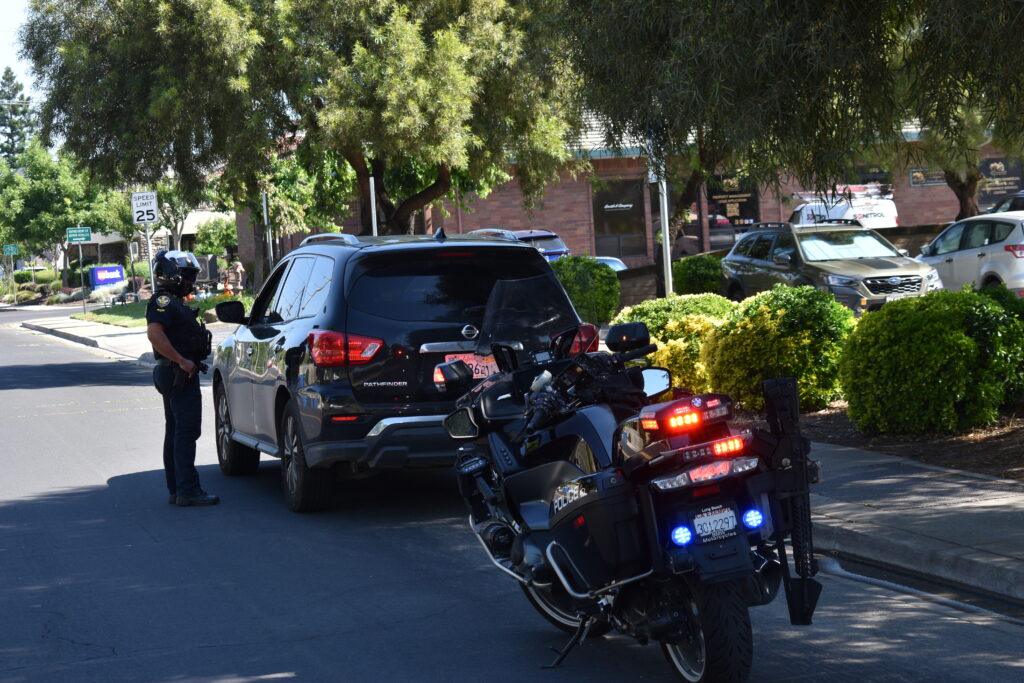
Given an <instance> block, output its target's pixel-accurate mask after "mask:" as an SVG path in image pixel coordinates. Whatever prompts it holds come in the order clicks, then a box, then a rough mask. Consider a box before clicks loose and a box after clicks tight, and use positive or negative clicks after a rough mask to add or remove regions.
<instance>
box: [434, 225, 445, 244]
mask: <svg viewBox="0 0 1024 683" xmlns="http://www.w3.org/2000/svg"><path fill="white" fill-rule="evenodd" d="M434 239H435V240H437V241H438V242H444V241H445V240H446V239H448V235H446V234H444V228H438V229H437V232H435V233H434Z"/></svg>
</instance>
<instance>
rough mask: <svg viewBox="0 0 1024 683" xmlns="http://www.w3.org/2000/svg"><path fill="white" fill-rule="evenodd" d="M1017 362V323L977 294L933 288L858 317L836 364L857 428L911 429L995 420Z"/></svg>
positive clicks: (1020, 342) (1015, 387) (1012, 396)
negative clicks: (860, 318) (858, 321)
mask: <svg viewBox="0 0 1024 683" xmlns="http://www.w3.org/2000/svg"><path fill="white" fill-rule="evenodd" d="M1022 363H1024V323H1021V321H1020V320H1018V319H1017V318H1015V317H1014V316H1013V315H1012V314H1010V313H1008V312H1007V311H1006V310H1005V309H1003V308H1002V307H1001V306H999V305H998V304H996V303H995V302H994V301H992V299H990V298H989V297H987V296H984V295H981V294H979V293H977V292H971V291H959V292H947V291H937V292H932V293H930V294H928V295H927V296H924V297H920V298H913V299H903V300H900V301H894V302H893V303H890V304H886V305H885V306H884V307H883V308H881V309H880V310H878V311H876V312H873V313H869V314H867V315H865V316H864V318H863V319H862V320H861V321H860V323H859V324H858V325H857V329H856V330H855V331H854V333H853V334H852V335H851V336H850V339H849V341H848V343H847V346H846V350H845V352H844V353H843V357H842V362H841V365H840V368H841V378H842V384H843V390H844V392H845V394H846V399H847V401H848V403H849V410H848V412H849V415H850V419H852V420H853V421H854V423H855V424H856V425H857V428H858V429H860V430H861V431H863V432H865V433H869V434H871V433H878V432H883V433H895V434H919V433H923V432H956V431H963V430H967V429H970V428H972V427H976V426H979V425H986V424H990V423H992V422H993V421H995V420H996V418H997V417H998V414H999V408H1000V406H1001V405H1003V404H1004V403H1005V402H1006V401H1008V400H1016V399H1017V398H1019V396H1020V393H1021V389H1022V388H1024V377H1022V371H1024V370H1022Z"/></svg>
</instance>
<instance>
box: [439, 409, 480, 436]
mask: <svg viewBox="0 0 1024 683" xmlns="http://www.w3.org/2000/svg"><path fill="white" fill-rule="evenodd" d="M444 429H445V431H446V432H448V436H450V437H452V438H453V439H475V438H476V437H477V436H478V435H479V434H480V428H479V427H477V426H476V422H474V421H473V411H472V410H471V409H470V408H459V409H458V410H456V411H455V412H454V413H452V414H451V415H449V416H448V417H446V418H445V419H444Z"/></svg>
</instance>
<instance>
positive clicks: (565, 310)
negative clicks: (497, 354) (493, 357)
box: [477, 272, 580, 354]
mask: <svg viewBox="0 0 1024 683" xmlns="http://www.w3.org/2000/svg"><path fill="white" fill-rule="evenodd" d="M579 324H580V320H579V317H577V315H576V312H575V311H574V310H573V308H572V304H571V303H570V302H569V297H568V296H566V294H565V290H564V289H562V285H561V284H560V283H559V282H558V278H556V277H555V275H554V273H551V272H548V273H545V274H543V275H537V276H535V277H528V278H520V279H515V280H498V281H497V282H496V283H494V288H493V289H492V290H491V295H490V297H489V298H488V299H487V311H486V312H485V313H484V322H483V325H482V327H481V330H480V337H479V339H478V340H477V344H478V346H477V349H478V353H483V354H487V353H490V349H491V345H492V344H511V343H514V342H519V343H521V344H522V347H523V348H522V351H523V352H526V353H527V354H535V353H538V352H543V351H547V350H549V349H550V348H551V340H552V339H553V338H554V336H555V335H556V334H558V333H559V332H564V331H565V330H567V329H569V328H572V327H578V326H579Z"/></svg>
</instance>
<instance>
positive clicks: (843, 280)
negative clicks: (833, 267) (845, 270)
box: [821, 273, 860, 287]
mask: <svg viewBox="0 0 1024 683" xmlns="http://www.w3.org/2000/svg"><path fill="white" fill-rule="evenodd" d="M821 278H822V279H823V280H824V281H825V284H827V285H831V286H832V287H856V286H857V285H859V284H860V280H858V279H857V278H855V277H843V276H842V275H830V274H828V273H825V274H823V275H822V276H821Z"/></svg>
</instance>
